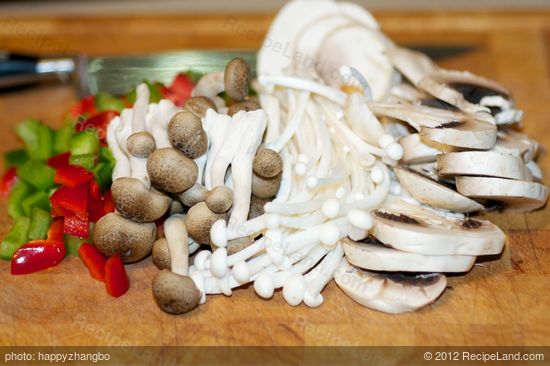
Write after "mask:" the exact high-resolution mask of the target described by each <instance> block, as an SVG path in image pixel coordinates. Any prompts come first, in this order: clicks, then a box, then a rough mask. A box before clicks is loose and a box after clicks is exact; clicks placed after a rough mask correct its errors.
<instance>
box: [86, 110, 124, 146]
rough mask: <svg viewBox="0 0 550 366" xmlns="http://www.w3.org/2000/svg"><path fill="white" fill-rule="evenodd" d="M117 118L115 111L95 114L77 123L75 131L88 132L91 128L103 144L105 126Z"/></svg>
mask: <svg viewBox="0 0 550 366" xmlns="http://www.w3.org/2000/svg"><path fill="white" fill-rule="evenodd" d="M116 116H118V112H115V111H105V112H101V113H99V114H96V115H94V116H92V117H90V118H88V119H87V120H85V121H82V122H79V123H77V124H76V130H77V131H78V132H82V131H84V130H89V129H91V128H93V129H95V130H96V131H97V137H98V138H99V140H100V141H101V142H105V139H106V138H107V126H108V125H109V122H111V120H112V119H113V118H115V117H116Z"/></svg>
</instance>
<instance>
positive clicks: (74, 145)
mask: <svg viewBox="0 0 550 366" xmlns="http://www.w3.org/2000/svg"><path fill="white" fill-rule="evenodd" d="M70 146H71V148H70V150H71V156H73V155H97V152H98V150H99V139H98V138H97V131H95V130H86V131H82V132H80V133H77V134H76V135H74V136H73V137H72V138H71V143H70Z"/></svg>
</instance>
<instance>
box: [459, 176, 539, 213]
mask: <svg viewBox="0 0 550 366" xmlns="http://www.w3.org/2000/svg"><path fill="white" fill-rule="evenodd" d="M456 188H457V190H458V191H459V192H460V193H461V194H463V195H465V196H468V197H473V198H485V199H491V200H495V201H498V202H502V203H504V205H505V208H506V209H507V210H509V211H520V212H527V211H533V210H536V209H537V208H540V207H542V206H544V204H545V203H546V200H547V199H548V187H547V186H544V185H542V184H540V183H536V182H525V181H519V180H511V179H502V178H489V177H456Z"/></svg>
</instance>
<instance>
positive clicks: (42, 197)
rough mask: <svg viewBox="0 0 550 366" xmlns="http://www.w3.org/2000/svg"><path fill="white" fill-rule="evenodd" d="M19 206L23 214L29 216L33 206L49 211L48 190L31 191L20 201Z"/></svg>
mask: <svg viewBox="0 0 550 366" xmlns="http://www.w3.org/2000/svg"><path fill="white" fill-rule="evenodd" d="M21 207H22V208H23V213H24V214H25V216H30V215H31V211H32V209H33V207H38V208H41V209H42V210H45V211H48V212H49V211H50V210H51V207H50V195H49V194H48V192H43V191H38V192H34V193H32V194H31V195H30V196H28V197H26V198H24V199H23V201H21Z"/></svg>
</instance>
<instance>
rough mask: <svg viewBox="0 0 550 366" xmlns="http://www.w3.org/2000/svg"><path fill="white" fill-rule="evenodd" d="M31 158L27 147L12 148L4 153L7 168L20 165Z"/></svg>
mask: <svg viewBox="0 0 550 366" xmlns="http://www.w3.org/2000/svg"><path fill="white" fill-rule="evenodd" d="M27 160H29V154H27V151H25V149H19V150H12V151H8V152H7V153H5V154H4V162H5V163H6V168H10V167H12V166H19V165H21V164H23V163H25V162H26V161H27Z"/></svg>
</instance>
